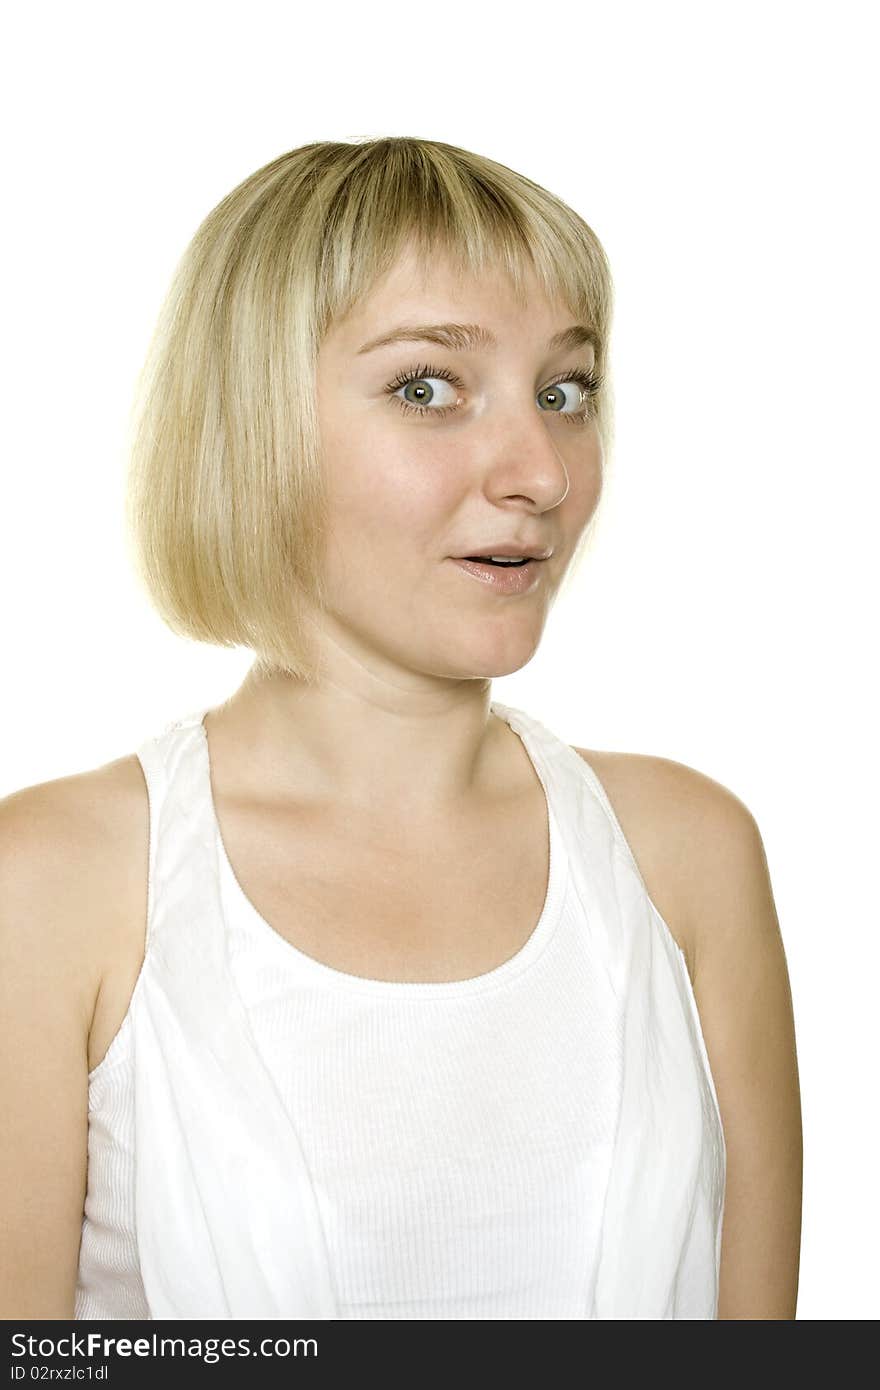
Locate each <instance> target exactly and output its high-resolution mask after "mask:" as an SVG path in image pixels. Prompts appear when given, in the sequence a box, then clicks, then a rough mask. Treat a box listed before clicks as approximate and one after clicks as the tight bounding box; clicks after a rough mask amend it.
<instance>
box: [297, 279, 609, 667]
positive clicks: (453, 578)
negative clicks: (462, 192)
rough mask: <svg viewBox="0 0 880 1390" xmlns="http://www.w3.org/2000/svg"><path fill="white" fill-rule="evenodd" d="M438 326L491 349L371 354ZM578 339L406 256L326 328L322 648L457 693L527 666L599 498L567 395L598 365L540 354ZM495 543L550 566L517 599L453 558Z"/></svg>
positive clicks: (557, 353)
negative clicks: (579, 376) (449, 682)
mask: <svg viewBox="0 0 880 1390" xmlns="http://www.w3.org/2000/svg"><path fill="white" fill-rule="evenodd" d="M449 323H454V324H469V325H472V324H476V325H479V326H480V327H481V328H482V329H484V330H486V331H487V333H489V334H491V335H493V336H494V340H495V343H494V345H491V344H486V343H483V344H478V345H476V346H474V347H472V348H469V349H467V350H464V349H461V348H459V349H458V350H453V349H452V348H451V347H447V346H442V345H440V344H439V343H437V342H436V341H426V340H424V339H422V338H418V337H417V336H412V337H411V339H410V340H406V341H396V342H394V343H387V344H384V345H382V346H376V347H372V348H370V349H369V350H365V346H366V345H367V344H369V343H371V341H372V340H373V339H376V338H380V337H384V336H385V335H387V334H390V333H391V332H392V331H393V330H395V329H397V328H399V327H400V326H402V325H406V326H412V325H426V324H428V325H438V324H449ZM572 325H573V320H572V318H571V315H570V314H569V313H568V312H567V311H566V310H565V309H564V308H563V307H561V306H560V305H555V304H552V303H550V302H548V301H547V300H546V299H545V298H544V297H543V294H542V293H541V292H540V290H539V288H538V286H537V285H536V284H535V282H534V281H532V283H531V285H530V290H529V300H528V303H527V305H526V307H525V308H524V309H521V308H519V307H518V306H517V305H516V304H515V303H514V302H513V299H512V296H511V293H510V291H509V289H508V287H507V285H506V283H505V282H504V281H503V280H501V279H500V278H499V279H496V278H494V277H493V278H486V279H483V280H479V281H467V282H463V281H461V282H460V281H457V280H456V279H455V278H454V276H453V274H452V271H451V269H450V268H449V267H448V266H447V265H446V264H445V263H444V262H441V261H440V260H436V261H433V262H432V263H431V264H429V265H425V266H424V267H422V268H420V267H419V266H418V265H417V264H416V263H415V260H414V258H413V257H412V255H411V254H408V255H407V256H405V257H404V258H403V259H401V260H400V261H399V262H398V264H397V265H396V266H395V267H394V269H393V271H392V272H391V273H390V274H389V275H388V276H387V277H386V279H385V280H384V281H383V282H382V283H381V284H380V285H379V286H378V287H377V288H376V289H375V291H374V292H373V293H372V295H371V296H370V297H369V298H368V299H367V300H365V301H363V302H362V303H361V304H359V305H358V306H357V309H356V310H355V311H354V312H353V313H352V314H351V315H349V317H348V318H346V319H345V320H343V321H339V322H337V323H336V324H335V325H334V326H333V328H332V329H331V331H330V332H329V333H328V335H327V337H326V338H325V340H324V342H323V344H322V347H321V351H320V354H319V359H318V418H319V428H320V434H321V444H322V453H323V461H324V467H325V469H326V470H327V475H328V483H329V488H330V498H331V519H332V521H331V533H330V537H329V541H328V552H327V566H328V570H327V577H328V593H329V596H330V603H329V613H328V614H323V615H322V616H321V620H320V628H319V631H320V632H323V634H324V636H326V637H330V638H332V641H333V643H335V644H343V645H344V646H345V648H346V649H347V650H348V651H349V652H350V654H352V655H353V656H355V657H356V658H357V659H358V660H362V661H367V662H368V663H369V664H370V665H371V666H372V667H373V669H378V667H377V663H379V665H381V666H382V667H383V668H385V667H387V664H388V663H390V664H391V665H392V666H394V667H396V668H398V669H399V670H401V669H402V670H403V671H406V672H410V673H416V672H418V673H422V674H430V675H435V676H442V677H451V678H468V677H475V676H482V677H492V676H502V675H507V674H509V673H510V672H512V671H516V670H519V669H520V668H521V667H522V666H524V665H525V664H526V663H527V662H528V661H529V660H530V659H531V657H532V656H533V654H534V652H535V650H536V648H537V646H538V643H539V641H540V638H541V634H542V631H543V628H544V624H545V622H546V619H547V615H548V612H549V609H550V605H551V603H552V602H553V599H554V596H555V594H556V592H557V590H558V589H559V586H560V583H561V581H562V579H563V576H564V574H565V571H566V569H567V567H568V564H569V562H570V560H571V557H572V554H573V551H574V549H575V547H576V545H577V541H578V538H579V537H580V535H581V534H582V532H583V529H584V527H585V525H586V523H587V522H588V521H589V519H590V517H591V516H592V515H593V512H594V511H595V509H596V506H597V504H598V501H599V494H600V490H601V475H602V446H601V442H600V439H599V435H598V432H597V428H596V424H595V419H594V403H593V401H592V399H591V398H590V397H589V396H587V395H586V393H584V394H583V395H582V394H581V389H580V387H579V385H578V383H577V382H573V381H572V380H571V373H572V372H574V371H577V370H581V371H589V370H590V369H592V368H593V367H594V365H595V356H594V349H593V347H592V345H591V344H589V343H584V344H582V345H580V346H575V347H573V348H572V347H568V348H567V349H561V350H560V349H556V350H553V349H552V348H551V347H549V346H548V344H549V343H550V340H551V339H552V338H553V337H554V336H555V335H557V334H559V333H561V332H562V331H563V330H566V329H569V328H571V327H572ZM438 374H440V375H439V376H438ZM405 377H409V378H411V379H410V380H409V381H404V378H405ZM448 378H452V379H448ZM550 383H558V384H559V385H558V390H557V391H555V392H553V391H549V390H548V389H547V388H548V387H549V385H550ZM407 404H409V405H411V406H412V410H410V411H408V410H406V409H405V408H403V407H405V406H406V405H407ZM420 406H421V413H420V412H419V407H420ZM584 412H586V418H584ZM505 544H507V545H509V546H510V545H523V546H526V547H527V548H528V549H529V551H530V552H539V553H543V552H545V551H548V550H549V551H552V555H550V557H549V558H548V559H546V560H543V561H541V562H539V563H537V564H535V565H531V566H530V567H529V569H530V571H533V572H535V578H534V582H533V583H532V584H531V586H530V587H529V588H528V589H527V591H525V592H521V593H506V592H502V591H500V590H499V589H497V588H496V587H495V586H494V585H492V584H491V583H487V582H483V581H481V580H480V579H478V578H475V577H474V576H472V575H471V574H470V573H468V572H467V571H466V570H464V569H463V568H461V567H460V566H459V565H457V564H456V563H455V561H454V559H453V558H452V557H456V556H459V557H460V556H468V555H497V554H498V553H499V548H500V547H503V546H504V545H505ZM496 573H497V574H500V575H501V576H504V575H505V574H508V573H510V574H513V573H515V571H509V572H508V571H505V570H491V569H490V574H496ZM395 674H396V673H395Z"/></svg>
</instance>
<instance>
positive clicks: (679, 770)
mask: <svg viewBox="0 0 880 1390" xmlns="http://www.w3.org/2000/svg"><path fill="white" fill-rule="evenodd" d="M575 751H576V752H577V753H578V754H579V755H580V756H581V757H582V758H583V759H584V761H585V762H587V763H588V764H589V765H590V767H592V769H593V771H594V772H595V774H596V776H597V777H598V778H599V780H600V781H601V783H602V784H603V786H604V788H605V791H606V794H607V796H608V799H609V801H610V802H611V805H612V807H613V809H614V812H615V815H616V816H617V819H618V820H619V822H620V825H621V829H622V830H623V832H624V835H625V836H626V838H627V840H628V842H629V844H630V848H631V849H632V851H633V855H634V857H635V859H636V862H637V863H638V864H639V868H640V870H641V872H642V877H643V878H644V880H645V886H646V887H647V889H648V892H649V894H650V896H651V897H652V899H653V901H654V902H655V905H656V906H657V908H658V910H659V911H660V913H661V915H662V916H663V918H664V920H665V921H666V923H667V925H668V926H669V928H670V931H672V933H673V935H674V936H676V939H677V940H678V942H679V945H680V946H681V947H682V949H683V950H684V952H685V956H686V959H687V962H688V970H689V973H690V976H691V982H692V984H693V988H694V997H695V1000H696V1003H697V1007H698V1011H699V1016H700V1022H701V1027H702V1032H703V1038H704V1041H705V1044H706V1051H707V1055H708V1058H709V1061H710V1066H711V1071H712V1076H713V1080H714V1084H715V1089H716V1092H717V1095H718V1103H719V1109H720V1111H721V1117H722V1123H723V1127H724V1137H725V1145H726V1155H727V1167H726V1187H725V1206H724V1225H723V1234H722V1252H721V1269H720V1285H719V1300H718V1317H719V1318H721V1319H756V1318H760V1319H764V1318H773V1319H790V1318H794V1317H795V1316H796V1307H797V1292H798V1275H799V1263H800V1233H801V1203H802V1179H803V1136H802V1122H801V1104H800V1085H799V1078H798V1063H797V1047H796V1038H795V1022H794V1008H793V1001H792V995H791V989H790V983H789V974H788V965H787V960H786V953H785V949H784V946H783V941H782V933H781V930H780V925H779V918H778V915H777V911H776V904H775V901H774V893H773V887H772V884H771V880H770V871H769V867H768V863H767V856H766V853H765V849H764V844H763V840H762V836H761V833H760V830H759V828H758V825H757V824H756V821H755V818H754V816H753V815H752V813H751V812H750V811H749V809H748V807H746V806H745V805H744V804H743V802H742V801H741V800H740V798H739V797H738V796H736V795H735V793H734V792H732V791H731V790H730V789H729V788H728V787H725V786H723V785H721V784H720V783H718V782H716V781H714V780H713V779H712V778H711V777H707V776H706V775H705V774H703V773H700V772H698V771H696V770H695V769H694V768H691V767H688V766H686V765H685V764H682V763H677V762H675V761H672V760H669V759H666V758H656V757H649V756H646V755H641V754H622V753H605V752H595V751H593V750H589V749H580V748H578V749H576V750H575Z"/></svg>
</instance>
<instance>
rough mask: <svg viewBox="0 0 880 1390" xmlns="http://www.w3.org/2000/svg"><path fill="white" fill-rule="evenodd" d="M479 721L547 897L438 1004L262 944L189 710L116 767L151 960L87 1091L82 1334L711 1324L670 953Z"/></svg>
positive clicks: (707, 1085)
mask: <svg viewBox="0 0 880 1390" xmlns="http://www.w3.org/2000/svg"><path fill="white" fill-rule="evenodd" d="M492 711H493V713H494V714H496V715H497V716H498V717H500V718H504V719H506V720H507V722H508V723H509V724H510V726H511V727H512V728H513V729H514V731H515V732H516V733H518V735H519V737H520V738H521V739H522V741H523V743H524V746H525V748H526V751H527V752H528V754H529V756H530V758H531V761H532V764H533V767H534V769H535V772H536V774H537V776H538V777H539V779H540V781H541V783H542V786H543V788H544V791H545V795H546V799H547V808H548V834H549V850H550V874H549V881H548V885H547V893H546V898H545V902H544V906H543V910H542V912H541V915H540V919H539V921H538V923H537V925H536V927H535V929H534V931H533V933H532V935H531V936H530V937H529V939H528V941H527V942H526V943H525V945H524V946H523V947H522V949H521V950H520V951H518V952H517V953H516V954H515V955H514V956H512V957H511V958H510V959H508V960H507V961H505V962H504V963H503V964H502V965H500V966H499V967H498V968H496V969H495V970H491V971H489V972H487V973H485V974H482V975H479V976H476V977H473V978H471V979H467V980H457V981H452V982H446V983H425V984H420V983H411V982H406V983H404V982H387V981H381V980H371V979H365V978H363V977H360V976H355V975H349V974H346V973H344V972H341V971H337V970H335V969H332V968H331V967H329V966H326V965H322V964H321V963H320V962H318V961H316V960H313V959H312V958H311V957H309V956H307V955H305V954H304V953H303V952H301V951H299V950H297V949H296V948H295V947H293V946H292V945H291V944H290V943H289V942H287V941H285V940H284V939H283V938H282V937H281V936H280V935H278V933H277V932H275V931H274V930H273V929H272V927H271V926H270V925H269V924H268V923H267V922H266V921H264V919H263V918H262V917H261V916H260V915H259V913H258V912H257V911H256V909H255V908H254V906H253V905H252V904H251V903H250V902H249V900H248V899H247V898H246V897H245V895H244V893H243V891H242V889H241V888H240V886H239V884H238V883H237V881H236V879H235V877H234V874H233V871H232V868H231V866H230V863H229V860H228V858H227V856H226V853H225V849H224V846H223V842H222V839H221V836H220V830H219V825H218V823H217V819H216V814H215V812H214V807H213V800H212V797H211V791H210V768H209V763H208V749H207V740H206V738H205V733H204V726H203V725H202V724H201V719H202V717H203V714H204V711H200V712H197V713H195V714H192V715H190V716H187V717H186V718H185V719H183V720H178V721H175V723H173V724H171V725H169V726H168V727H167V728H166V730H165V731H164V732H163V733H162V734H161V735H160V736H159V737H158V738H156V739H152V740H148V741H147V743H146V744H145V745H144V746H143V748H142V749H141V750H139V756H140V758H141V761H142V764H143V766H144V772H145V776H146V779H147V786H148V790H149V793H150V816H151V836H150V842H151V843H150V894H149V909H148V937H147V951H146V959H145V965H144V969H143V970H142V972H141V975H140V976H139V978H138V981H137V985H136V987H135V990H134V994H133V997H132V1001H131V1005H130V1007H129V1011H128V1013H127V1015H126V1018H125V1020H124V1022H123V1024H122V1027H121V1029H120V1031H119V1033H118V1034H117V1036H116V1038H115V1039H114V1041H113V1043H112V1045H111V1047H110V1049H109V1051H108V1053H107V1055H106V1056H105V1058H104V1060H103V1061H102V1062H101V1063H100V1065H99V1066H98V1067H97V1068H96V1069H95V1071H93V1072H92V1074H91V1076H90V1084H89V1176H88V1193H87V1197H86V1205H85V1219H84V1222H83V1239H82V1248H81V1254H80V1267H79V1282H78V1286H77V1295H76V1309H75V1316H76V1317H77V1318H143V1319H147V1318H157V1317H180V1318H183V1317H212V1318H224V1317H225V1318H231V1317H278V1318H281V1317H297V1316H311V1317H323V1318H331V1317H332V1318H345V1319H372V1318H381V1319H394V1318H417V1319H443V1318H452V1319H496V1318H528V1319H580V1318H605V1317H611V1318H714V1317H715V1316H716V1307H717V1278H718V1259H719V1255H720V1235H721V1221H722V1216H723V1197H724V1177H725V1169H726V1154H725V1148H724V1137H723V1131H722V1127H721V1118H720V1113H719V1110H718V1105H717V1099H716V1095H715V1088H714V1085H713V1082H712V1076H711V1071H710V1068H709V1062H708V1057H707V1054H706V1050H705V1045H704V1042H703V1037H702V1032H701V1029H700V1021H699V1015H698V1012H697V1008H696V1003H695V1001H694V998H693V992H692V990H691V985H690V979H689V977H688V974H687V968H686V965H685V962H684V956H683V954H682V952H681V951H680V950H679V948H678V946H677V945H676V943H675V941H674V938H673V937H672V935H671V933H670V932H669V929H668V927H667V926H666V924H665V922H664V921H663V919H662V917H661V916H660V914H659V913H658V912H657V910H656V908H655V907H654V905H653V904H652V903H651V901H650V899H649V897H648V894H647V891H646V889H645V886H644V884H643V882H642V880H641V878H640V875H639V873H638V869H637V867H636V864H635V860H634V858H633V856H632V853H631V851H630V849H629V846H628V845H627V843H626V841H625V839H624V837H623V833H622V831H621V829H620V826H619V824H618V822H617V820H616V817H615V816H614V812H613V810H612V808H611V806H610V803H609V802H608V799H607V797H606V796H605V793H604V790H603V788H602V786H601V784H600V783H599V781H598V779H597V778H596V776H595V774H594V773H593V772H592V770H591V769H590V768H589V767H588V766H587V764H586V763H584V761H583V759H581V758H580V757H579V756H578V755H577V754H576V753H575V752H574V751H573V749H571V748H569V747H568V745H566V744H564V743H563V742H562V741H561V740H560V739H558V738H557V737H556V736H555V735H554V734H552V733H550V731H549V730H547V729H545V728H544V726H543V725H541V724H539V722H538V721H537V720H535V719H533V718H531V717H530V716H528V715H525V714H524V713H523V712H522V711H518V710H513V709H511V708H510V707H508V706H505V705H500V704H498V703H497V702H496V703H494V704H493V705H492ZM163 909H164V910H163ZM190 938H192V940H191V942H190V941H189V939H190ZM218 943H219V949H218V951H217V952H216V953H214V959H213V963H212V961H211V959H210V957H211V954H212V952H214V947H215V946H217V944H218ZM180 950H184V951H186V950H191V955H190V957H189V958H187V957H186V956H180V957H179V956H178V955H176V954H175V953H176V952H179V951H180ZM188 960H189V961H190V962H191V964H189V965H188V964H187V961H188ZM187 969H188V970H189V977H188V978H187V980H186V987H185V988H181V987H179V984H178V982H179V980H180V976H181V974H182V972H184V971H185V970H187ZM163 971H164V985H163ZM204 998H207V999H208V1001H209V1005H210V1007H205V1006H204ZM192 1001H198V1006H197V1005H196V1003H195V1002H192ZM190 1014H191V1015H192V1017H189V1015H190ZM184 1015H186V1017H184ZM193 1020H195V1022H193ZM242 1059H244V1060H242ZM249 1107H250V1108H249ZM270 1123H271V1125H272V1126H275V1127H274V1128H270ZM258 1127H259V1129H258ZM264 1130H265V1132H264ZM208 1131H210V1132H208ZM184 1169H185V1170H186V1171H185V1172H184ZM252 1174H253V1177H252V1178H251V1176H250V1175H252ZM285 1223H287V1224H286V1225H285ZM248 1269H249V1270H250V1277H246V1275H245V1274H243V1273H241V1271H242V1270H248Z"/></svg>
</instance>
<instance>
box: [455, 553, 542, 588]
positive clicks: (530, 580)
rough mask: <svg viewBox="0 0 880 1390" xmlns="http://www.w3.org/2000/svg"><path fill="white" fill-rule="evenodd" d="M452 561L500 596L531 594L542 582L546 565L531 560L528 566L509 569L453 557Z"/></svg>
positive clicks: (540, 561) (539, 561)
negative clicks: (543, 567) (543, 568)
mask: <svg viewBox="0 0 880 1390" xmlns="http://www.w3.org/2000/svg"><path fill="white" fill-rule="evenodd" d="M450 559H451V560H452V563H453V564H454V565H458V567H459V569H462V570H464V571H465V573H466V574H469V575H471V576H472V577H473V578H474V579H479V581H480V583H481V584H485V585H486V587H487V588H489V589H494V590H495V592H496V593H498V594H528V593H531V591H532V590H533V589H535V588H536V587H537V585H538V583H539V582H540V579H541V567H542V566H543V565H544V563H545V562H544V561H543V560H529V562H528V564H525V565H519V566H512V567H511V568H509V569H507V568H504V567H503V566H500V565H498V566H493V565H478V564H475V563H474V562H473V561H472V560H458V559H455V558H454V557H453V556H450Z"/></svg>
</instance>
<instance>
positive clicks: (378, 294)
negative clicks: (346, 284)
mask: <svg viewBox="0 0 880 1390" xmlns="http://www.w3.org/2000/svg"><path fill="white" fill-rule="evenodd" d="M447 321H457V322H462V323H479V324H481V325H484V326H485V327H486V328H487V329H489V331H490V332H491V333H493V334H495V335H496V336H497V337H498V338H499V340H501V339H504V338H506V337H509V336H510V335H511V334H514V335H516V336H519V335H521V334H522V333H526V334H528V336H535V337H536V338H539V339H542V340H543V339H545V338H548V337H549V336H550V335H551V333H553V332H554V331H556V330H558V329H560V328H562V327H565V326H566V325H567V324H568V323H569V322H570V321H571V314H570V312H569V310H568V309H567V307H566V306H565V304H563V303H562V302H560V301H558V300H557V301H554V300H551V299H548V298H547V296H546V295H545V293H544V290H543V288H542V286H541V285H540V284H539V282H538V280H537V278H536V276H535V274H534V272H533V271H531V270H529V271H528V272H527V273H526V274H525V276H524V289H523V294H522V297H521V298H520V297H518V296H517V295H516V294H515V292H514V288H513V286H512V284H511V282H510V280H509V279H508V277H507V276H506V275H505V274H503V273H502V272H500V271H495V272H492V273H490V274H487V275H481V276H474V275H470V274H468V273H466V272H463V271H462V272H459V271H458V269H457V268H456V267H455V266H454V265H453V263H452V261H451V259H450V258H449V257H448V256H445V255H443V254H442V253H441V252H436V253H433V254H432V255H431V256H429V257H426V258H423V259H422V260H419V259H418V258H417V257H416V255H415V253H414V252H413V251H411V250H407V251H406V252H405V253H403V254H402V255H401V256H400V257H399V258H398V260H397V261H396V262H395V264H394V265H393V266H392V267H391V269H390V270H389V271H388V273H387V274H386V275H384V276H383V277H382V278H381V279H380V280H379V281H378V282H377V283H376V284H375V285H374V286H373V288H372V290H371V291H370V293H369V294H367V295H366V296H365V297H364V298H363V299H362V300H360V301H359V302H358V303H357V304H356V305H355V306H354V308H353V309H352V310H351V312H350V313H349V314H347V315H346V316H345V318H343V319H340V320H338V321H337V323H336V324H335V325H333V327H332V328H331V330H330V332H329V333H328V335H327V337H328V339H332V340H333V345H334V346H336V347H338V348H340V349H342V350H345V351H353V352H357V351H358V350H359V348H360V347H361V346H362V344H363V343H364V342H366V341H367V340H369V339H371V338H373V337H376V336H378V335H381V334H383V333H388V332H390V331H391V330H392V329H395V328H399V327H401V326H403V325H407V324H417V323H442V322H447Z"/></svg>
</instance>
